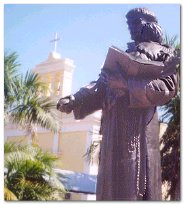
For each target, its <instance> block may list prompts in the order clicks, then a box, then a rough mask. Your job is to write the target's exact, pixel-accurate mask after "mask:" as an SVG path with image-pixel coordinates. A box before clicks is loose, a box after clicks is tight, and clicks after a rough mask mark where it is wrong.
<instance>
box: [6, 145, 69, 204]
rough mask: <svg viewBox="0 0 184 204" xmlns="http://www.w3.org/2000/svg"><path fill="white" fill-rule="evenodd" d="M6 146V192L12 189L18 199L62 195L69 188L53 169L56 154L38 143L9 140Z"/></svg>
mask: <svg viewBox="0 0 184 204" xmlns="http://www.w3.org/2000/svg"><path fill="white" fill-rule="evenodd" d="M4 149H5V168H6V169H7V172H6V175H5V188H6V192H5V193H7V192H9V191H11V192H12V193H13V194H14V195H15V196H16V198H17V199H18V200H40V201H41V200H57V199H60V200H61V199H62V197H63V196H64V194H65V189H64V187H63V185H62V184H61V183H60V181H59V180H58V177H57V175H56V173H55V172H54V170H53V166H54V163H55V162H56V161H57V159H58V158H57V157H56V156H54V155H52V154H50V153H48V152H43V151H42V150H41V149H40V148H39V147H37V146H27V145H25V146H22V145H15V144H13V143H5V148H4ZM7 190H8V191H7ZM58 195H59V196H58ZM61 196H62V197H61ZM7 199H8V198H7V196H6V200H7Z"/></svg>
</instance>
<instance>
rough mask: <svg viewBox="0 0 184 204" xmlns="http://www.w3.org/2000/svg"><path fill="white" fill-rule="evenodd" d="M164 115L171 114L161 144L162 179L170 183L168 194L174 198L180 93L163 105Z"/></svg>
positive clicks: (177, 176)
mask: <svg viewBox="0 0 184 204" xmlns="http://www.w3.org/2000/svg"><path fill="white" fill-rule="evenodd" d="M165 110H166V113H165V117H167V115H168V114H171V118H170V121H169V123H168V127H167V129H166V132H165V133H164V135H163V137H162V139H161V144H163V148H162V149H161V165H162V181H163V182H165V181H167V182H168V183H170V189H169V191H168V195H167V196H169V195H171V199H173V200H174V199H175V191H176V185H177V183H179V182H180V95H177V96H176V97H175V98H173V99H172V100H171V101H170V102H169V103H168V104H167V105H166V106H165Z"/></svg>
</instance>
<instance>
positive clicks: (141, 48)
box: [136, 42, 175, 61]
mask: <svg viewBox="0 0 184 204" xmlns="http://www.w3.org/2000/svg"><path fill="white" fill-rule="evenodd" d="M136 48H137V52H140V53H142V54H145V55H146V56H147V57H148V58H149V59H150V60H156V61H163V57H165V56H166V55H167V56H173V55H174V51H175V49H174V48H173V47H170V46H168V45H162V44H159V43H157V42H141V43H139V44H138V45H137V47H136Z"/></svg>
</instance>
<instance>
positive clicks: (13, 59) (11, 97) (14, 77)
mask: <svg viewBox="0 0 184 204" xmlns="http://www.w3.org/2000/svg"><path fill="white" fill-rule="evenodd" d="M18 66H19V63H18V62H17V54H16V53H11V54H5V59H4V67H5V69H4V76H5V77H4V87H5V88H4V93H5V94H4V95H5V96H4V104H5V124H6V123H9V122H12V123H14V124H17V125H18V126H19V127H21V128H22V129H26V130H27V131H28V134H30V135H31V137H32V138H34V136H35V127H36V126H37V125H39V126H41V127H43V128H46V129H49V130H51V131H53V132H58V131H59V128H60V126H59V124H60V121H59V119H58V117H57V114H56V112H55V110H56V107H55V102H53V101H52V100H51V99H50V98H49V97H47V96H45V92H46V90H47V88H48V87H47V85H46V84H44V83H42V82H41V81H40V79H39V76H38V74H36V73H32V72H31V71H27V73H26V75H25V76H23V75H21V74H18Z"/></svg>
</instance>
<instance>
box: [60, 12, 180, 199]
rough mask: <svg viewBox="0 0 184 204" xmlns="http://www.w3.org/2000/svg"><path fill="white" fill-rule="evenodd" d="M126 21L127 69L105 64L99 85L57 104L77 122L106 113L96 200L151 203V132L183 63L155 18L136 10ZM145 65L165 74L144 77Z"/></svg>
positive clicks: (122, 66) (103, 117)
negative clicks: (148, 134) (151, 124)
mask: <svg viewBox="0 0 184 204" xmlns="http://www.w3.org/2000/svg"><path fill="white" fill-rule="evenodd" d="M126 18H127V23H128V27H129V30H130V34H131V38H132V40H134V42H131V43H128V49H127V50H126V53H127V56H128V55H129V56H132V57H133V60H132V59H131V57H130V59H131V60H130V61H129V63H128V68H127V64H126V65H125V64H123V62H122V61H121V60H120V61H118V60H117V61H116V63H115V65H117V66H115V67H114V68H113V69H111V67H108V63H107V65H106V63H105V65H104V67H103V68H102V70H101V73H100V75H99V79H98V80H97V81H95V82H92V83H90V84H89V85H88V86H86V87H83V88H81V89H80V90H79V91H78V92H77V93H75V94H74V95H72V96H68V97H65V98H61V99H60V100H59V101H58V104H57V109H58V110H60V111H61V112H66V113H70V112H71V111H73V113H74V116H75V118H76V119H83V118H84V117H85V116H87V115H89V114H91V113H93V112H94V111H96V110H100V109H102V123H101V134H102V135H103V138H102V142H101V150H100V162H99V172H98V180H97V192H96V194H97V200H151V196H152V195H151V189H150V185H149V182H150V181H149V169H150V166H149V155H148V151H147V137H146V127H147V125H148V124H149V122H150V121H151V120H152V118H153V115H154V113H155V110H156V106H158V105H163V104H165V103H167V102H168V101H169V100H170V99H171V98H172V97H174V96H175V94H176V92H177V90H176V87H177V79H176V78H177V77H176V65H177V63H179V60H178V59H179V58H178V57H176V54H175V50H174V49H173V48H171V47H169V46H167V45H162V38H163V36H162V35H163V34H162V30H161V27H160V26H159V24H158V21H157V19H156V16H155V14H154V13H152V12H151V11H150V10H148V9H146V8H135V9H132V10H130V11H129V12H128V13H127V15H126ZM112 60H113V59H112ZM136 60H137V61H136ZM135 61H136V62H135ZM146 61H147V62H148V61H149V62H150V64H151V66H152V67H154V68H155V69H157V68H158V66H162V67H163V69H162V70H161V71H160V72H157V74H156V75H154V74H151V73H149V72H144V71H143V70H144V69H142V68H143V67H144V66H145V64H146ZM134 63H137V64H138V65H139V66H137V67H136V66H134ZM148 64H149V63H148ZM129 70H132V71H129Z"/></svg>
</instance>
